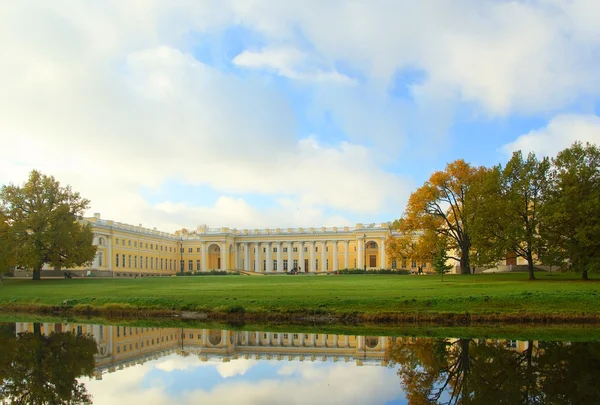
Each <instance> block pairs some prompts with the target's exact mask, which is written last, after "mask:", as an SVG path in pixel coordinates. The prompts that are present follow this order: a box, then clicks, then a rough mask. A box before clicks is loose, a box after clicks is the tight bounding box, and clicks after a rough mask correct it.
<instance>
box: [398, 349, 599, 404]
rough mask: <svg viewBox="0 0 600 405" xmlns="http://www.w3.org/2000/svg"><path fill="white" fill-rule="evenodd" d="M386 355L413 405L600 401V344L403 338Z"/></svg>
mask: <svg viewBox="0 0 600 405" xmlns="http://www.w3.org/2000/svg"><path fill="white" fill-rule="evenodd" d="M386 357H387V359H388V361H389V362H390V365H391V366H395V365H396V364H397V365H398V375H399V376H400V379H401V383H402V386H403V388H404V390H405V392H406V396H407V399H408V401H409V403H410V404H432V403H435V404H528V405H529V404H531V405H534V404H556V405H558V404H592V403H600V388H599V387H600V385H598V384H597V383H596V381H595V380H594V376H595V373H596V372H597V370H599V369H600V345H598V344H591V343H572V344H571V343H565V342H558V343H557V342H553V343H542V344H541V345H540V346H539V347H537V346H536V345H534V344H533V342H532V341H529V342H527V344H526V348H525V349H524V350H523V351H517V350H514V349H510V348H508V347H507V346H506V344H504V343H502V342H486V341H475V340H469V339H458V340H453V341H450V340H448V339H426V338H421V339H412V340H399V341H396V342H394V343H392V344H391V345H389V346H388V349H387V352H386Z"/></svg>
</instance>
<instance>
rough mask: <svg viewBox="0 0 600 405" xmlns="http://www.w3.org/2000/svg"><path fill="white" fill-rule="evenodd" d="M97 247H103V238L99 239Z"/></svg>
mask: <svg viewBox="0 0 600 405" xmlns="http://www.w3.org/2000/svg"><path fill="white" fill-rule="evenodd" d="M98 245H100V246H103V245H104V238H103V237H100V238H99V239H98Z"/></svg>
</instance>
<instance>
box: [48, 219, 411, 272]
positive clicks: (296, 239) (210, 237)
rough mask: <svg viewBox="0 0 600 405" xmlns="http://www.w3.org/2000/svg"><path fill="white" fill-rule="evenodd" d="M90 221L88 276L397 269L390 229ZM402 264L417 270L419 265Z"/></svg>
mask: <svg viewBox="0 0 600 405" xmlns="http://www.w3.org/2000/svg"><path fill="white" fill-rule="evenodd" d="M84 221H85V222H87V223H89V224H91V226H92V229H93V232H94V244H95V245H97V247H98V251H97V254H96V257H95V259H94V260H93V261H92V262H91V263H90V264H89V265H88V266H86V267H84V268H76V269H74V270H75V271H76V272H84V273H87V275H94V276H108V277H135V276H140V277H142V276H143V277H148V276H150V277H153V276H161V275H171V274H175V273H178V272H192V273H194V272H210V271H212V270H218V271H228V270H238V271H246V272H259V273H282V272H286V271H290V270H292V269H299V270H300V271H301V272H310V273H327V272H335V271H337V270H342V269H367V270H375V269H392V268H393V269H395V268H397V266H396V261H395V260H393V259H392V258H387V257H386V253H385V240H386V238H387V237H388V236H390V235H392V234H393V233H394V232H393V231H391V230H390V228H389V226H388V224H370V225H364V224H357V225H356V226H355V227H347V226H346V227H321V228H285V229H281V228H276V229H241V230H239V229H231V228H216V229H215V228H208V227H200V228H198V230H197V231H194V232H192V233H189V234H175V233H167V232H162V231H159V230H157V229H156V228H154V229H148V228H144V227H142V226H141V225H139V226H135V225H128V224H124V223H121V222H116V221H111V220H106V219H102V218H101V216H100V214H95V215H94V216H93V217H91V218H85V219H84ZM398 264H399V265H400V266H404V267H405V266H406V265H407V264H410V265H414V266H415V267H416V263H402V264H401V263H398ZM419 266H422V264H421V263H419ZM48 270H49V269H48Z"/></svg>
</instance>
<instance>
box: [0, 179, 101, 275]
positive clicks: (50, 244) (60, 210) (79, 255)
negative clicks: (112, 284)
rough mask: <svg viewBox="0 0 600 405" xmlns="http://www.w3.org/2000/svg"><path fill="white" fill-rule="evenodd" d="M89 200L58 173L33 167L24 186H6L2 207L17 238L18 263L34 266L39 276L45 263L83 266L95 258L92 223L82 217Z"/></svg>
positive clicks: (24, 265)
mask: <svg viewBox="0 0 600 405" xmlns="http://www.w3.org/2000/svg"><path fill="white" fill-rule="evenodd" d="M88 206H89V201H88V200H86V199H84V198H81V197H80V196H79V193H77V192H74V191H72V190H71V187H70V186H66V187H61V186H60V183H59V182H58V181H57V180H55V179H54V177H51V176H46V175H43V174H42V173H40V172H38V171H37V170H33V171H32V172H31V174H30V175H29V180H28V181H27V182H26V183H25V184H24V185H23V186H21V187H20V186H15V185H8V186H3V187H2V190H1V191H0V207H1V210H2V212H3V213H4V215H5V217H6V218H7V221H8V223H9V225H10V234H11V235H12V238H13V240H14V241H15V244H16V245H15V246H16V248H15V256H16V259H15V260H16V263H17V265H19V266H22V267H25V268H30V269H33V279H34V280H39V279H40V275H41V274H40V273H41V269H42V266H43V265H44V264H50V265H52V266H55V267H57V268H60V267H74V266H81V265H83V264H85V263H86V262H88V261H90V260H92V259H93V258H94V256H95V254H96V247H95V246H94V245H93V244H92V242H93V233H92V230H91V227H90V226H89V225H82V224H81V223H80V222H79V220H80V219H81V218H82V216H83V213H84V211H85V210H86V209H87V208H88Z"/></svg>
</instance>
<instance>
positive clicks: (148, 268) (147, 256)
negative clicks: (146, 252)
mask: <svg viewBox="0 0 600 405" xmlns="http://www.w3.org/2000/svg"><path fill="white" fill-rule="evenodd" d="M148 259H149V258H148V256H146V268H147V269H149V267H148Z"/></svg>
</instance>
